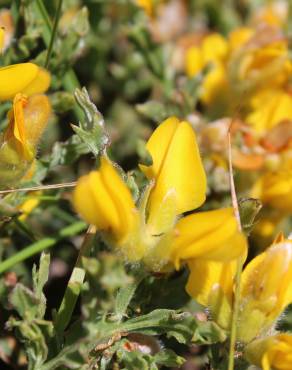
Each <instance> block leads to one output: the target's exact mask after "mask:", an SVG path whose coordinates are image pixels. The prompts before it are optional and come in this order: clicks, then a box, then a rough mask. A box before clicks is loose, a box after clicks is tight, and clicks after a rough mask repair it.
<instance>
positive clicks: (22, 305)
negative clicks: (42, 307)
mask: <svg viewBox="0 0 292 370" xmlns="http://www.w3.org/2000/svg"><path fill="white" fill-rule="evenodd" d="M10 303H11V304H12V306H13V307H14V308H15V309H16V311H17V312H18V313H19V315H20V316H21V317H22V318H23V319H26V320H28V321H32V320H33V319H34V318H36V317H37V316H38V305H39V303H40V300H39V299H38V298H37V296H36V295H35V294H34V293H33V292H32V291H31V290H29V289H28V288H26V287H25V286H24V285H22V284H21V283H18V284H16V286H15V288H14V289H13V291H12V293H11V295H10Z"/></svg>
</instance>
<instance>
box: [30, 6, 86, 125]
mask: <svg viewBox="0 0 292 370" xmlns="http://www.w3.org/2000/svg"><path fill="white" fill-rule="evenodd" d="M33 6H34V10H35V12H36V14H37V16H38V18H39V19H41V20H42V21H43V28H42V38H43V40H44V43H45V45H46V46H47V48H49V45H50V41H51V40H52V33H53V25H52V22H51V20H50V17H49V15H48V12H47V9H46V7H45V5H44V4H43V1H42V0H36V1H35V2H34V3H33ZM63 86H64V88H65V90H67V91H69V92H71V93H74V91H75V89H77V88H78V89H80V84H79V81H78V78H77V77H76V74H75V72H74V70H73V69H72V68H70V69H69V70H68V71H67V72H66V73H65V75H64V77H63ZM74 113H75V115H76V117H77V118H78V120H80V121H82V120H83V118H84V115H83V112H82V110H81V109H80V108H79V107H78V106H77V105H75V106H74Z"/></svg>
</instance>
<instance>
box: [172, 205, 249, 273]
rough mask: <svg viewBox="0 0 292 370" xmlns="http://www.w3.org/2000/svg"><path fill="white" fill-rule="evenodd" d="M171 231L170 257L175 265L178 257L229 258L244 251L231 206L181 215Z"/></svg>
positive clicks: (188, 258) (233, 257)
mask: <svg viewBox="0 0 292 370" xmlns="http://www.w3.org/2000/svg"><path fill="white" fill-rule="evenodd" d="M174 234H175V235H174V242H173V246H172V259H173V260H174V261H175V265H176V266H179V261H180V259H183V260H190V259H193V258H203V259H208V260H214V261H230V260H232V259H235V258H236V257H238V256H240V255H242V254H244V253H245V251H246V240H245V237H244V236H243V234H242V233H240V232H239V231H238V226H237V222H236V219H235V216H234V211H233V209H232V208H223V209H219V210H215V211H208V212H199V213H194V214H191V215H188V216H186V217H183V218H181V219H180V220H179V221H178V222H177V224H176V226H175V230H174ZM227 251H228V253H227Z"/></svg>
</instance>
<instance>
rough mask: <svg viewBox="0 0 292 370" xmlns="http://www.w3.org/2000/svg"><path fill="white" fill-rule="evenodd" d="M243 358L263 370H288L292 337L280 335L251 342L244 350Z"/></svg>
mask: <svg viewBox="0 0 292 370" xmlns="http://www.w3.org/2000/svg"><path fill="white" fill-rule="evenodd" d="M245 358H246V359H247V360H248V361H249V362H250V363H252V364H254V365H256V366H259V367H261V368H262V369H263V370H290V369H292V335H290V334H284V333H280V334H276V335H273V336H270V337H266V338H261V339H257V340H255V341H252V342H251V343H249V344H248V345H247V346H246V348H245Z"/></svg>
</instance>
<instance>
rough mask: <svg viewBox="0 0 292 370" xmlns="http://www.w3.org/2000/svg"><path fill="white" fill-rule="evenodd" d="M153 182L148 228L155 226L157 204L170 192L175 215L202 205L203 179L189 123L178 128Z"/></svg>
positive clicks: (158, 205) (204, 192) (200, 163)
mask: <svg viewBox="0 0 292 370" xmlns="http://www.w3.org/2000/svg"><path fill="white" fill-rule="evenodd" d="M157 145H158V143H157ZM155 181H156V183H155V186H154V188H153V190H152V192H151V194H150V197H149V205H148V211H149V220H148V223H149V224H152V223H155V219H156V217H157V213H158V210H159V208H160V204H161V202H162V200H163V199H164V198H165V196H166V195H167V194H168V193H169V191H173V192H174V193H175V197H176V214H177V215H179V214H181V213H183V212H187V211H190V210H192V209H195V208H197V207H199V206H200V205H201V204H202V203H203V202H204V201H205V197H206V175H205V171H204V168H203V165H202V161H201V157H200V153H199V149H198V145H197V141H196V136H195V133H194V130H193V129H192V126H191V125H190V124H189V123H188V122H181V123H180V124H179V125H178V126H177V129H176V130H175V133H174V135H173V136H172V138H171V142H170V143H169V146H168V150H167V152H166V153H165V155H164V158H163V160H162V163H161V165H160V170H159V172H158V173H157V176H156V178H155Z"/></svg>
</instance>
